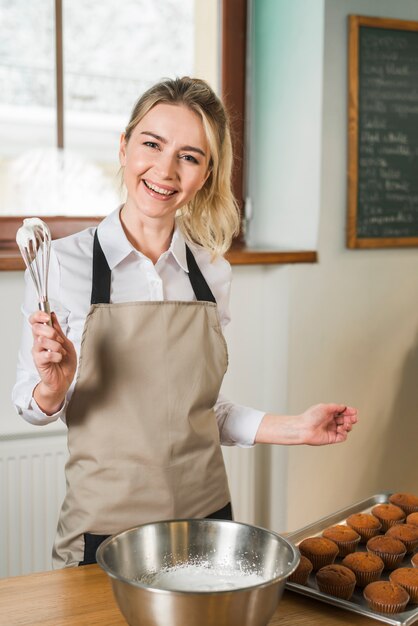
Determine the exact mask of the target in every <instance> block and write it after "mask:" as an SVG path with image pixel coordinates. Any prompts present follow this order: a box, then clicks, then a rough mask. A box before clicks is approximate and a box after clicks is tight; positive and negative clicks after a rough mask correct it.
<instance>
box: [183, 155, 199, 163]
mask: <svg viewBox="0 0 418 626" xmlns="http://www.w3.org/2000/svg"><path fill="white" fill-rule="evenodd" d="M180 158H181V159H184V160H185V161H189V163H199V161H198V160H197V159H196V158H195V157H194V156H192V155H191V154H183V155H182V156H181V157H180Z"/></svg>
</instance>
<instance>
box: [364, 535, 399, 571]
mask: <svg viewBox="0 0 418 626" xmlns="http://www.w3.org/2000/svg"><path fill="white" fill-rule="evenodd" d="M366 548H367V551H368V552H372V553H373V554H377V556H380V558H381V559H382V561H383V563H384V564H385V568H386V569H395V568H396V567H399V565H400V564H401V563H402V561H403V559H404V557H405V554H406V548H405V546H404V544H403V543H402V541H399V539H394V538H393V537H388V536H387V535H383V536H382V535H379V536H378V537H372V538H371V539H369V541H368V542H367V544H366Z"/></svg>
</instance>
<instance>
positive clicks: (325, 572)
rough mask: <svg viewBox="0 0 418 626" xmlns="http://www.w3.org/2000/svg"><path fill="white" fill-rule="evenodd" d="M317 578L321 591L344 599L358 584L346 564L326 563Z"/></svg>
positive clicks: (347, 597)
mask: <svg viewBox="0 0 418 626" xmlns="http://www.w3.org/2000/svg"><path fill="white" fill-rule="evenodd" d="M417 573H418V571H417ZM315 579H316V582H317V585H318V589H319V591H322V592H323V593H328V594H329V595H330V596H336V597H337V598H343V600H349V599H350V598H351V596H352V595H353V592H354V588H355V586H356V577H355V575H354V574H353V572H352V571H351V569H349V568H348V567H344V565H325V567H321V569H320V570H319V571H318V572H317V573H316V576H315Z"/></svg>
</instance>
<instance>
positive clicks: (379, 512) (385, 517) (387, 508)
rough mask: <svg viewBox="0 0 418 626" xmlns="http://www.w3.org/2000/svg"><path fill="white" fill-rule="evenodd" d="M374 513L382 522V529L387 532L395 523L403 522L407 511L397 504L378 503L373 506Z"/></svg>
mask: <svg viewBox="0 0 418 626" xmlns="http://www.w3.org/2000/svg"><path fill="white" fill-rule="evenodd" d="M372 515H374V516H375V517H377V519H378V520H379V522H380V523H381V524H382V531H383V532H386V531H387V530H389V528H390V527H391V526H395V524H403V522H404V521H405V517H406V516H405V513H404V512H403V510H402V509H401V508H399V507H398V506H396V505H395V504H378V505H376V506H374V507H373V508H372Z"/></svg>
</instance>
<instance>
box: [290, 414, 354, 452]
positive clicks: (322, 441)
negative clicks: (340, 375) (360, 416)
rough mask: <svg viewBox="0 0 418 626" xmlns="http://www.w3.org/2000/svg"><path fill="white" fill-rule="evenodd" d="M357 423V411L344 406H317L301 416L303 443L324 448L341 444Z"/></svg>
mask: <svg viewBox="0 0 418 626" xmlns="http://www.w3.org/2000/svg"><path fill="white" fill-rule="evenodd" d="M356 422H357V409H354V408H352V407H349V406H345V405H344V404H316V405H314V406H311V407H310V408H309V409H307V410H306V411H305V412H304V413H302V415H301V416H300V427H301V432H302V436H303V439H304V441H303V443H305V444H308V445H311V446H323V445H326V444H328V443H341V442H342V441H345V440H346V439H347V435H348V433H349V432H350V431H351V429H352V428H353V426H354V424H355V423H356Z"/></svg>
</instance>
